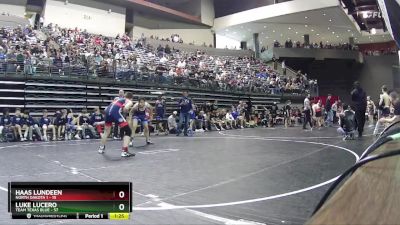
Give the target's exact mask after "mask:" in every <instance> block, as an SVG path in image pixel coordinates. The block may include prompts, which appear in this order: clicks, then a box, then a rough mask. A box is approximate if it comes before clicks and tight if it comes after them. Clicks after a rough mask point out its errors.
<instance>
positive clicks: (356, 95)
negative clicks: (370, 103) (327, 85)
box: [351, 81, 367, 138]
mask: <svg viewBox="0 0 400 225" xmlns="http://www.w3.org/2000/svg"><path fill="white" fill-rule="evenodd" d="M353 86H354V89H353V91H352V92H351V100H352V101H353V106H352V108H353V109H354V111H355V112H356V113H355V117H356V124H357V130H358V137H359V138H361V137H362V135H363V132H364V124H365V111H366V109H367V94H366V93H365V91H364V90H363V89H362V88H361V86H360V82H358V81H356V82H354V85H353Z"/></svg>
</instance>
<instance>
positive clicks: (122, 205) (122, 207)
mask: <svg viewBox="0 0 400 225" xmlns="http://www.w3.org/2000/svg"><path fill="white" fill-rule="evenodd" d="M118 196H119V198H121V199H123V198H124V197H125V192H124V191H120V192H119V193H118ZM118 208H119V210H121V211H124V209H125V205H124V204H119V206H118Z"/></svg>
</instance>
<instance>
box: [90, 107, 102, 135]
mask: <svg viewBox="0 0 400 225" xmlns="http://www.w3.org/2000/svg"><path fill="white" fill-rule="evenodd" d="M90 124H91V125H93V126H94V128H96V131H97V134H98V135H99V136H100V137H101V135H102V134H103V128H104V125H105V121H104V115H103V114H102V113H101V112H100V108H99V107H96V108H95V109H94V112H93V113H92V116H91V117H90Z"/></svg>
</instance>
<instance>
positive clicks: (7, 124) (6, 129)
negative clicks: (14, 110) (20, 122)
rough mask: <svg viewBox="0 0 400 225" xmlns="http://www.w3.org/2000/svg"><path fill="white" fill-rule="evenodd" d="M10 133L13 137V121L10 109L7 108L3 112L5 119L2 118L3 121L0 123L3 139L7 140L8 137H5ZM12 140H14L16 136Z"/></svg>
mask: <svg viewBox="0 0 400 225" xmlns="http://www.w3.org/2000/svg"><path fill="white" fill-rule="evenodd" d="M8 133H11V134H12V135H14V131H13V129H12V121H11V116H10V111H9V109H8V108H5V109H4V110H3V117H1V121H0V135H1V137H3V138H5V139H7V137H5V136H6V135H7V134H8ZM12 139H14V136H13V138H12ZM7 140H8V139H7Z"/></svg>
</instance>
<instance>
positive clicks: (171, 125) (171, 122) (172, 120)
mask: <svg viewBox="0 0 400 225" xmlns="http://www.w3.org/2000/svg"><path fill="white" fill-rule="evenodd" d="M177 114H178V112H177V111H174V112H173V113H172V114H171V115H170V116H169V117H168V129H169V133H170V134H176V133H178V124H177V123H176V115H177Z"/></svg>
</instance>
